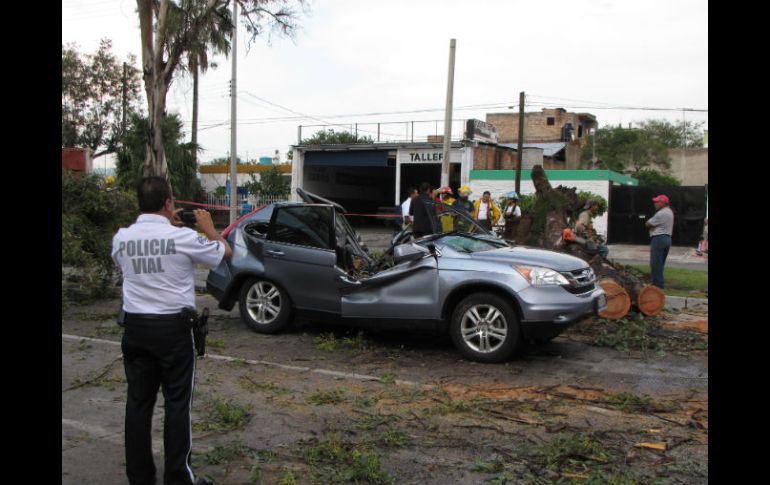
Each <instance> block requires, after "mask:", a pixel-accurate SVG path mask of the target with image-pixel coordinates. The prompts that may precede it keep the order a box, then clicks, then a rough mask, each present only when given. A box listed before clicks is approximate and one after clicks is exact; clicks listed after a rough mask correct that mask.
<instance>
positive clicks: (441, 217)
mask: <svg viewBox="0 0 770 485" xmlns="http://www.w3.org/2000/svg"><path fill="white" fill-rule="evenodd" d="M298 193H299V194H300V196H301V197H302V198H303V199H304V200H305V201H306V203H293V202H285V203H275V204H270V205H267V206H265V207H264V208H262V209H260V210H258V211H257V212H255V213H252V214H251V215H249V216H247V217H245V218H243V219H242V220H241V221H239V222H237V223H236V224H234V225H233V226H231V227H230V228H228V231H226V237H227V239H228V241H229V243H230V245H231V246H232V248H233V256H232V258H231V259H230V260H225V261H223V262H222V263H221V264H220V265H219V266H218V267H217V268H215V269H214V270H212V271H211V272H210V273H209V276H208V279H207V282H206V286H207V288H208V290H209V291H210V292H211V294H212V295H214V297H215V298H216V299H217V301H218V302H219V307H220V308H223V309H225V310H231V309H232V308H233V307H234V306H235V303H236V302H237V303H238V304H239V307H240V313H241V317H242V319H243V320H244V322H246V323H247V324H248V325H249V326H250V327H251V328H252V329H254V330H256V331H257V332H263V333H274V332H278V331H280V330H282V329H284V328H285V327H286V326H287V325H288V324H289V323H290V322H291V320H292V317H293V315H294V314H295V313H297V312H300V313H303V314H309V315H311V316H314V317H319V316H326V317H330V318H332V319H334V320H340V319H345V320H347V319H351V320H354V321H357V322H359V323H360V324H375V325H378V326H380V327H383V328H396V327H398V328H401V329H404V328H406V329H414V328H418V327H423V328H424V327H428V328H441V329H447V330H448V331H449V334H450V335H451V338H452V341H453V342H454V344H455V346H456V347H457V349H458V350H459V351H460V353H462V354H463V355H464V356H465V357H467V358H469V359H472V360H476V361H479V362H502V361H505V360H507V359H509V358H510V357H511V356H512V355H513V354H514V353H515V352H516V350H517V348H518V347H519V344H520V343H521V342H522V341H523V340H525V339H526V340H541V339H550V338H553V337H555V336H556V335H558V334H559V333H561V332H562V331H564V330H565V329H566V328H567V327H569V326H570V325H571V324H574V323H576V322H578V321H580V320H582V319H584V318H586V317H588V316H592V315H596V314H597V313H598V312H599V311H602V310H603V309H604V308H606V297H605V294H604V291H603V290H602V289H601V288H600V287H599V286H598V285H597V284H596V282H595V279H596V278H595V275H594V273H593V271H592V270H591V268H590V267H589V266H588V264H587V263H586V262H585V261H583V260H581V259H578V258H576V257H573V256H569V255H566V254H562V253H557V252H553V251H546V250H541V249H533V248H527V247H522V246H515V245H513V244H511V243H509V242H507V241H505V240H503V239H500V238H499V237H497V236H496V235H494V234H492V233H490V232H487V231H486V230H485V229H483V228H482V227H481V226H479V225H478V224H477V223H476V222H475V221H474V220H473V219H471V218H470V217H468V216H467V214H464V213H462V212H460V211H457V210H455V209H453V208H452V207H449V206H447V205H445V204H441V203H436V204H435V205H429V210H430V211H431V214H432V218H431V219H432V223H433V229H434V233H433V234H430V235H427V236H423V237H421V238H419V239H416V240H415V239H414V238H413V237H412V235H411V233H410V231H402V232H400V233H399V234H397V235H395V237H394V238H393V241H392V244H391V247H390V249H389V250H388V251H387V252H386V253H385V254H384V255H382V256H380V257H375V256H373V255H372V253H370V252H369V250H368V249H367V248H366V246H365V245H363V244H362V243H361V239H360V236H358V235H357V234H356V232H355V231H354V230H353V228H352V227H351V226H350V225H349V224H348V222H347V220H346V219H345V215H344V213H345V211H344V209H343V208H342V207H341V206H339V205H338V204H336V203H334V202H331V201H328V200H326V199H323V198H321V197H318V196H315V195H313V194H310V193H307V192H304V191H302V190H301V189H298Z"/></svg>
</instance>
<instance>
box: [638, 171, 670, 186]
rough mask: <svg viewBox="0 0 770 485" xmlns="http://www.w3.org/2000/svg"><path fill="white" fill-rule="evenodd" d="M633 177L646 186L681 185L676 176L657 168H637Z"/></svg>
mask: <svg viewBox="0 0 770 485" xmlns="http://www.w3.org/2000/svg"><path fill="white" fill-rule="evenodd" d="M633 177H634V178H635V179H636V180H638V181H639V185H641V186H648V185H656V186H662V187H678V186H680V185H682V181H681V180H679V179H678V178H676V177H674V176H672V175H668V174H665V173H662V172H658V171H657V170H649V169H646V170H639V171H638V172H636V173H635V174H633Z"/></svg>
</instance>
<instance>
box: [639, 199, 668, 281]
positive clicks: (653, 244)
mask: <svg viewBox="0 0 770 485" xmlns="http://www.w3.org/2000/svg"><path fill="white" fill-rule="evenodd" d="M652 202H653V204H655V209H656V210H657V212H656V213H655V215H654V216H652V217H650V219H649V220H648V221H647V222H645V223H644V225H645V227H647V228H648V229H649V230H650V238H651V239H650V268H651V270H652V284H653V285H655V286H657V287H658V288H660V289H661V290H662V289H663V286H664V285H663V269H664V267H665V266H666V258H667V257H668V250H669V249H670V248H671V234H673V232H674V212H673V211H672V210H671V208H670V207H669V206H668V205H669V200H668V197H667V196H665V195H662V194H661V195H659V196H657V197H655V198H653V199H652Z"/></svg>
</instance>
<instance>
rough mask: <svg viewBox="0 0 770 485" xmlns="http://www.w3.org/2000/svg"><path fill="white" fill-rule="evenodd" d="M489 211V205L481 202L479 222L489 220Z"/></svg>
mask: <svg viewBox="0 0 770 485" xmlns="http://www.w3.org/2000/svg"><path fill="white" fill-rule="evenodd" d="M488 210H489V204H487V203H486V202H484V201H479V220H480V221H486V220H487V211H488Z"/></svg>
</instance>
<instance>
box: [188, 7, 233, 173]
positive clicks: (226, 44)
mask: <svg viewBox="0 0 770 485" xmlns="http://www.w3.org/2000/svg"><path fill="white" fill-rule="evenodd" d="M196 6H197V10H198V11H197V12H196V14H200V11H199V10H200V9H202V8H203V7H204V6H205V5H204V4H203V3H198V4H196ZM194 8H195V6H194ZM217 13H218V14H220V13H221V14H222V15H221V16H220V15H212V16H210V17H208V18H206V19H205V20H206V23H205V24H204V26H203V28H202V29H201V31H200V33H199V34H198V37H197V38H195V39H193V41H192V43H191V45H190V50H189V51H188V52H187V66H186V67H187V70H188V71H189V72H190V73H192V78H193V109H192V129H191V134H190V140H191V142H192V143H193V145H195V146H196V147H197V145H198V85H199V82H198V78H199V74H205V73H206V71H207V70H208V68H209V67H212V68H216V67H217V64H216V63H214V62H209V51H210V52H211V53H212V54H224V55H225V57H227V56H228V55H229V53H230V40H229V39H228V34H229V30H230V29H231V28H232V20H233V19H232V16H231V14H230V11H229V10H224V11H218V12H217ZM193 158H195V161H196V163H197V161H198V158H197V151H195V152H193Z"/></svg>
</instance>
